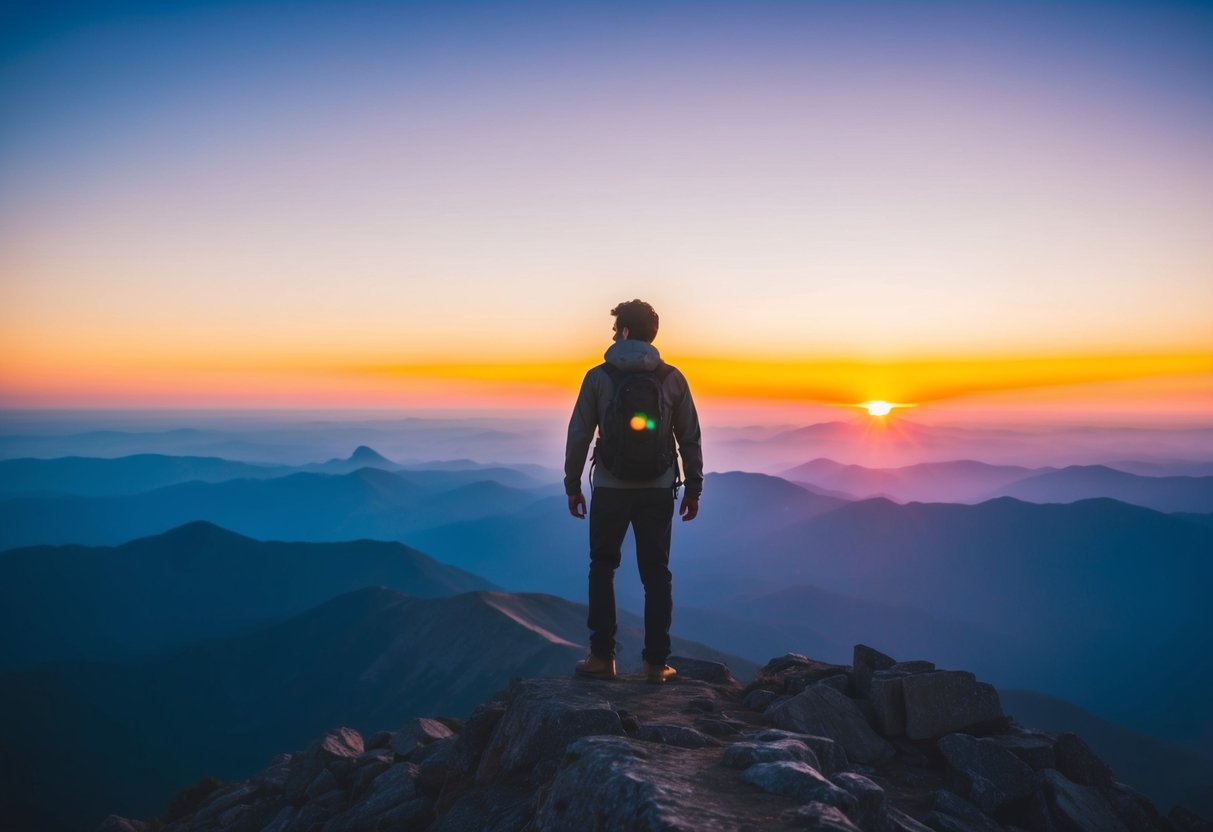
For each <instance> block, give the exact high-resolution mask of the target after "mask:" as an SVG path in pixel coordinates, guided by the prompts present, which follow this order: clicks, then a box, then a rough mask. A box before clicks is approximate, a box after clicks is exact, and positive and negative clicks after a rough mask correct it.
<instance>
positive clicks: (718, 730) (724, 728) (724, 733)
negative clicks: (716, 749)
mask: <svg viewBox="0 0 1213 832" xmlns="http://www.w3.org/2000/svg"><path fill="white" fill-rule="evenodd" d="M695 727H696V728H698V729H699V730H700V731H703V732H704V733H705V734H711V735H712V736H713V737H735V736H737V735H738V734H740V733H741V732H742V731H743V730H745V729H746V728H748V727H749V726H748V725H746V724H745V723H744V722H742V721H740V720H737V719H730V718H729V717H728V716H726V715H725V714H710V715H704V716H700V717H696V719H695Z"/></svg>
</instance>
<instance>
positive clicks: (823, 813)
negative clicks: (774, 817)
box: [781, 802, 861, 832]
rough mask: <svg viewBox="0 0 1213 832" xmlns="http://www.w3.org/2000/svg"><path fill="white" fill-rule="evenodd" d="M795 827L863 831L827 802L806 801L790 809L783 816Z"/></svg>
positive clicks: (785, 821)
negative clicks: (802, 804)
mask: <svg viewBox="0 0 1213 832" xmlns="http://www.w3.org/2000/svg"><path fill="white" fill-rule="evenodd" d="M781 819H782V820H783V822H784V823H785V824H787V825H788V826H790V827H791V828H793V829H807V830H821V832H861V830H860V829H859V827H857V826H856V825H855V824H853V823H851V821H850V820H848V819H847V816H846V815H844V814H843V813H842V812H840V811H838V809H836V808H834V807H833V806H830V805H828V804H825V803H818V802H813V803H806V804H805V805H804V806H799V807H797V808H795V809H789V810H788V811H786V812H784V813H783V817H782V818H781Z"/></svg>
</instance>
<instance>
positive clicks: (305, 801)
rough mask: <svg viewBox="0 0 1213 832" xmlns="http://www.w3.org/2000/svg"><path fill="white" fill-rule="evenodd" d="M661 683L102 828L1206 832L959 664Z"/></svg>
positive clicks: (338, 742)
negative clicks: (1013, 706) (1015, 710)
mask: <svg viewBox="0 0 1213 832" xmlns="http://www.w3.org/2000/svg"><path fill="white" fill-rule="evenodd" d="M671 664H674V665H675V666H677V667H679V669H680V672H681V676H680V679H679V680H677V681H676V682H674V683H671V684H669V685H665V686H658V687H654V686H649V685H646V684H644V683H643V682H642V681H641V679H640V678H639V677H631V678H623V679H620V680H617V681H614V682H605V681H590V680H583V679H578V678H575V677H570V676H561V677H548V678H530V679H516V680H515V681H514V682H512V683H511V684H510V686H509V688H508V689H507V690H505V691H502V692H501V693H499V694H498V695H497V696H495V697H494V698H493V699H491V700H490V701H488V702H485V703H483V704H481V705H480V706H478V707H477V708H476V709H475V710H473V711H472V713H471V715H470V716H469V717H468V718H467V719H466V720H459V719H413V720H410V721H408V722H407V723H406V724H405V725H404V726H403V727H402V728H400V729H399V730H397V731H393V732H381V733H378V734H376V735H374V736H367V737H364V736H363V735H361V734H360V733H359V732H357V731H355V730H353V729H351V728H348V727H344V728H335V729H333V730H331V731H329V732H328V733H326V734H324V735H323V736H322V737H321V738H320V739H319V740H317V741H316V742H314V743H313V744H312V745H311V746H310V747H308V748H307V749H306V750H303V751H300V752H298V753H294V754H279V755H278V756H276V757H274V758H273V760H272V761H270V764H269V766H268V767H266V768H265V769H264V770H263V771H261V772H260V773H259V774H257V775H255V776H253V777H252V778H250V779H249V780H246V781H239V782H233V783H226V784H224V783H219V782H218V781H214V780H204V781H201V782H199V783H197V784H195V786H193V787H191V788H190V789H187V790H186V791H184V792H182V793H181V794H180V795H179V796H178V798H177V799H176V800H175V801H174V802H173V804H172V806H171V807H170V809H169V811H168V813H167V814H166V815H165V816H164V817H163V818H161V819H158V820H151V821H139V820H127V819H124V818H120V817H117V816H110V817H109V818H107V819H106V821H105V822H104V823H103V824H102V826H101V830H104V832H152V830H163V832H204V830H205V831H206V832H209V831H210V830H236V831H238V832H245V830H247V832H258V830H266V831H267V832H295V831H296V830H298V832H305V831H306V830H316V831H317V832H320V831H321V830H322V831H323V832H355V831H356V830H358V831H361V830H366V832H378V831H379V830H382V832H387V830H418V832H420V830H430V832H463V831H464V830H467V831H468V832H470V831H471V830H491V832H509V831H510V830H523V829H526V830H538V831H542V830H553V832H554V831H555V830H652V831H653V832H657V830H663V831H669V830H686V832H691V831H692V830H696V831H697V830H734V829H737V830H740V829H821V830H834V831H835V832H848V830H849V831H850V832H855V830H863V832H922V831H923V830H928V829H931V830H936V832H962V830H963V832H996V831H997V830H1010V829H1021V830H1031V831H1032V832H1054V831H1055V830H1082V832H1138V830H1142V831H1143V832H1196V830H1209V829H1213V825H1211V824H1210V823H1209V822H1207V821H1205V820H1203V819H1202V818H1200V817H1199V816H1197V815H1195V814H1193V813H1192V812H1191V811H1188V810H1186V809H1184V808H1174V809H1171V810H1170V812H1169V813H1168V814H1167V815H1166V816H1163V815H1162V814H1160V813H1159V811H1158V810H1157V808H1156V807H1155V806H1154V805H1153V804H1152V803H1151V802H1150V801H1149V800H1148V799H1147V798H1145V797H1143V796H1142V795H1141V794H1139V793H1137V792H1136V791H1134V790H1133V789H1132V788H1131V787H1130V786H1128V785H1125V784H1123V783H1120V782H1118V781H1117V779H1116V776H1115V774H1114V772H1113V771H1112V770H1111V769H1110V768H1109V767H1108V765H1107V764H1106V763H1105V762H1104V761H1103V760H1101V759H1100V758H1099V756H1097V755H1096V754H1095V753H1094V752H1093V751H1092V750H1091V749H1090V748H1089V747H1088V746H1087V744H1086V743H1085V742H1084V741H1083V740H1082V739H1081V738H1080V737H1078V736H1076V735H1074V734H1070V733H1063V734H1060V735H1056V736H1054V735H1051V734H1046V733H1043V732H1040V731H1033V730H1030V729H1026V728H1024V727H1022V726H1020V725H1019V724H1017V723H1016V722H1015V721H1014V720H1013V719H1012V718H1011V716H1009V715H1005V714H1004V713H1003V709H1002V706H1001V702H1000V700H999V696H998V694H997V692H996V691H995V690H994V688H993V687H991V686H990V685H988V684H984V683H982V682H979V681H977V680H976V678H975V677H974V676H973V675H972V674H970V673H966V672H963V671H950V670H938V669H936V668H935V666H934V665H933V664H931V663H930V662H923V661H910V662H896V661H894V660H893V659H892V658H891V657H889V656H886V655H884V654H882V653H880V652H878V651H876V650H873V649H871V648H869V647H865V646H862V645H857V646H856V647H855V649H854V655H853V661H852V664H851V665H849V666H840V665H831V664H826V663H822V662H817V661H813V660H811V659H808V658H806V657H804V656H800V655H795V654H788V655H785V656H783V657H781V658H778V659H774V660H772V661H771V662H770V663H768V664H767V665H766V667H764V668H763V669H762V670H761V671H760V672H759V673H758V675H757V676H756V678H755V680H754V681H753V682H752V683H751V684H750V685H749V686H748V687H746V688H744V689H743V688H742V687H741V686H740V685H739V684H737V683H736V682H735V681H734V680H733V679H732V677H731V676H730V675H729V672H728V668H727V666H725V665H723V664H717V663H713V662H707V661H697V660H691V659H678V658H675V659H672V660H671Z"/></svg>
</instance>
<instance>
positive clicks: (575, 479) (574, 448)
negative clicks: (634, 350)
mask: <svg viewBox="0 0 1213 832" xmlns="http://www.w3.org/2000/svg"><path fill="white" fill-rule="evenodd" d="M593 373H594V371H593V370H590V371H589V372H588V373H586V374H585V379H584V380H583V381H582V382H581V392H580V393H578V394H577V404H576V405H574V406H573V415H572V417H571V418H570V419H569V435H568V440H567V441H566V442H565V445H564V493H565V494H568V495H573V494H580V493H581V472H582V470H584V469H585V457H586V454H587V453H588V452H589V450H590V442H592V441H593V440H594V431H595V430H596V429H597V428H598V397H597V396H596V395H595V392H594V380H593Z"/></svg>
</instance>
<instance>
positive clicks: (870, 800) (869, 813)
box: [834, 771, 889, 832]
mask: <svg viewBox="0 0 1213 832" xmlns="http://www.w3.org/2000/svg"><path fill="white" fill-rule="evenodd" d="M834 785H835V786H838V787H839V788H840V789H843V790H844V791H846V792H847V793H848V794H850V795H851V797H853V798H855V808H854V809H853V810H851V812H849V813H848V814H849V816H850V818H851V820H853V821H854V822H855V825H856V826H858V827H859V828H860V829H864V830H868V832H878V830H882V829H887V828H888V822H889V821H888V814H889V807H888V801H887V800H886V799H885V793H884V789H882V788H881V787H880V786H878V785H876V784H875V783H873V782H872V781H871V780H869V779H868V778H866V777H864V776H863V775H862V774H856V773H855V772H853V771H844V772H843V773H841V774H837V775H835V776H834Z"/></svg>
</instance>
